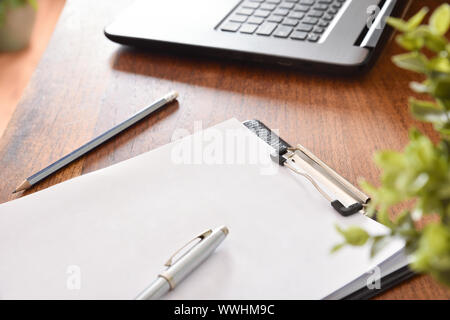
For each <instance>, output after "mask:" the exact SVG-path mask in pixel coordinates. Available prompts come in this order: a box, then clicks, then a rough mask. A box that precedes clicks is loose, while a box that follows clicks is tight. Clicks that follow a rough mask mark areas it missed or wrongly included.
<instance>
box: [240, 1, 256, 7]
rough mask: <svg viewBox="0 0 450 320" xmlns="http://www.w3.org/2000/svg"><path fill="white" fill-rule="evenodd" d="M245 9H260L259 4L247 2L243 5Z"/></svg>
mask: <svg viewBox="0 0 450 320" xmlns="http://www.w3.org/2000/svg"><path fill="white" fill-rule="evenodd" d="M242 7H243V8H250V9H257V8H258V7H259V3H258V2H251V1H247V2H244V4H243V5H242Z"/></svg>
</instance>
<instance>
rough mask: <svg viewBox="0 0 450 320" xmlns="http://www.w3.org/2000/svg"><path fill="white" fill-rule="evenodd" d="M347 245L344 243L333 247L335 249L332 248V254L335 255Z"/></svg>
mask: <svg viewBox="0 0 450 320" xmlns="http://www.w3.org/2000/svg"><path fill="white" fill-rule="evenodd" d="M345 245H346V243H345V242H343V243H339V244H337V245H335V246H333V248H331V253H335V252H337V251H339V250H341V249H342V248H343V247H345Z"/></svg>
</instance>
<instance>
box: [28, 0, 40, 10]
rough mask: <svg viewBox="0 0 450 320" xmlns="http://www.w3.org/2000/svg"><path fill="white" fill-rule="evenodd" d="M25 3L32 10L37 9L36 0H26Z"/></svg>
mask: <svg viewBox="0 0 450 320" xmlns="http://www.w3.org/2000/svg"><path fill="white" fill-rule="evenodd" d="M27 1H28V4H29V5H30V6H32V7H33V8H34V10H37V9H38V3H37V0H27Z"/></svg>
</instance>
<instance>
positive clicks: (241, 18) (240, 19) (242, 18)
mask: <svg viewBox="0 0 450 320" xmlns="http://www.w3.org/2000/svg"><path fill="white" fill-rule="evenodd" d="M246 20H247V16H243V15H240V14H235V15H233V16H232V17H230V21H233V22H245V21H246Z"/></svg>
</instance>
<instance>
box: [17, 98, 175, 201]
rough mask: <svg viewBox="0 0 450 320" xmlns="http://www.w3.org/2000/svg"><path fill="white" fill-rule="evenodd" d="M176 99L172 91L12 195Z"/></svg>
mask: <svg viewBox="0 0 450 320" xmlns="http://www.w3.org/2000/svg"><path fill="white" fill-rule="evenodd" d="M177 97H178V93H177V92H175V91H172V92H170V93H168V94H167V95H165V96H164V97H162V98H161V99H159V100H157V101H155V102H154V103H152V104H151V105H149V106H148V107H146V108H144V109H142V110H141V111H139V112H137V113H136V114H134V115H133V116H132V117H130V118H129V119H128V120H125V121H124V122H122V123H120V124H118V125H117V126H115V127H114V128H112V129H110V130H108V131H106V132H105V133H103V134H101V135H99V136H98V137H97V138H95V139H93V140H91V141H89V142H88V143H86V144H84V145H82V146H81V147H79V148H78V149H76V150H74V151H72V152H71V153H69V154H68V155H66V156H64V157H63V158H61V159H59V160H57V161H56V162H54V163H52V164H51V165H49V166H48V167H46V168H44V169H42V170H41V171H39V172H37V173H35V174H33V175H32V176H30V177H28V178H27V179H26V180H25V181H24V182H22V183H21V184H20V185H19V186H18V187H17V188H16V190H14V192H13V193H16V192H19V191H22V190H26V189H28V188H30V187H31V186H33V185H34V184H36V183H38V182H39V181H41V180H43V179H45V178H46V177H48V176H49V175H51V174H52V173H54V172H56V171H58V170H59V169H61V168H62V167H64V166H66V165H67V164H69V163H71V162H72V161H74V160H76V159H78V158H79V157H81V156H82V155H84V154H86V153H87V152H89V151H91V150H92V149H94V148H96V147H98V146H99V145H101V144H102V143H103V142H105V141H107V140H109V139H110V138H112V137H114V136H115V135H117V134H118V133H120V132H122V131H123V130H125V129H127V128H129V127H130V126H132V125H133V124H135V123H136V122H138V121H140V120H142V119H143V118H145V117H146V116H148V115H149V114H151V113H153V112H154V111H156V110H158V109H159V108H161V107H163V106H165V105H166V104H168V103H169V102H172V101H173V100H175V99H176V98H177Z"/></svg>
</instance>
